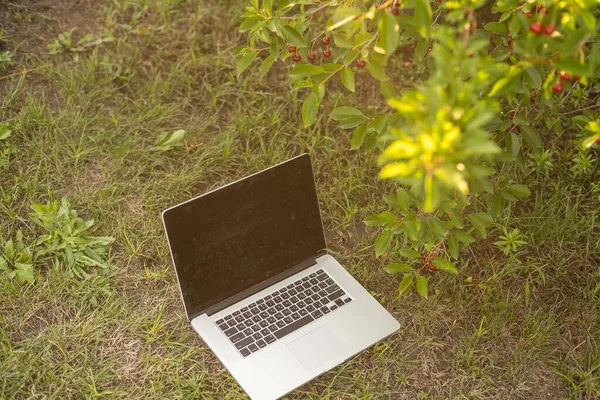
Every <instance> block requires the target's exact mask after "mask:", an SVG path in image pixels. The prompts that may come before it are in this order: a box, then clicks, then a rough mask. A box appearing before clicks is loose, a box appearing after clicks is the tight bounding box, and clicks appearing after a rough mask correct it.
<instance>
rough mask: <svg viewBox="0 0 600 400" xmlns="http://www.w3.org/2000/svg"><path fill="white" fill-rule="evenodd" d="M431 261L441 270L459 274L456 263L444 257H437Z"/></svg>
mask: <svg viewBox="0 0 600 400" xmlns="http://www.w3.org/2000/svg"><path fill="white" fill-rule="evenodd" d="M431 263H432V264H433V266H434V267H436V268H437V269H439V270H440V271H444V272H448V273H450V274H452V275H458V271H457V270H456V267H455V266H454V264H452V263H451V262H450V261H448V260H446V259H444V258H441V257H436V258H434V259H433V261H432V262H431Z"/></svg>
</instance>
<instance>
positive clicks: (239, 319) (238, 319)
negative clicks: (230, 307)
mask: <svg viewBox="0 0 600 400" xmlns="http://www.w3.org/2000/svg"><path fill="white" fill-rule="evenodd" d="M235 320H236V321H237V322H242V321H243V320H244V317H243V316H241V315H238V316H237V317H235Z"/></svg>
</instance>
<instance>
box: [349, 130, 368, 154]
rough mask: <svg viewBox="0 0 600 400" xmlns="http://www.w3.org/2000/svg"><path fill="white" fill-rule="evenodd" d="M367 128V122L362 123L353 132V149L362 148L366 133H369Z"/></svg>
mask: <svg viewBox="0 0 600 400" xmlns="http://www.w3.org/2000/svg"><path fill="white" fill-rule="evenodd" d="M367 130H368V125H367V124H362V125H360V126H359V127H358V128H356V130H355V131H354V133H353V134H352V144H351V148H352V150H356V149H358V148H360V146H361V145H362V144H363V142H364V140H365V135H366V134H367Z"/></svg>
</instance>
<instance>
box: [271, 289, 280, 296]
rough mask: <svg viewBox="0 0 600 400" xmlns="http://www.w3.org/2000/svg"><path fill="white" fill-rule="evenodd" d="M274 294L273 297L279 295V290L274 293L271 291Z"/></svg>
mask: <svg viewBox="0 0 600 400" xmlns="http://www.w3.org/2000/svg"><path fill="white" fill-rule="evenodd" d="M271 294H272V295H273V297H275V296H278V295H279V290H276V291H274V292H273V293H271Z"/></svg>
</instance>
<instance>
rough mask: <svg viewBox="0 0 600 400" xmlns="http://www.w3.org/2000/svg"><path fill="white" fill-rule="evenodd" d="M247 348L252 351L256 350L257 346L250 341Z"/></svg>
mask: <svg viewBox="0 0 600 400" xmlns="http://www.w3.org/2000/svg"><path fill="white" fill-rule="evenodd" d="M248 350H250V351H251V352H253V353H254V352H255V351H256V350H258V346H257V345H255V344H254V343H252V344H251V345H250V346H248Z"/></svg>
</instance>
